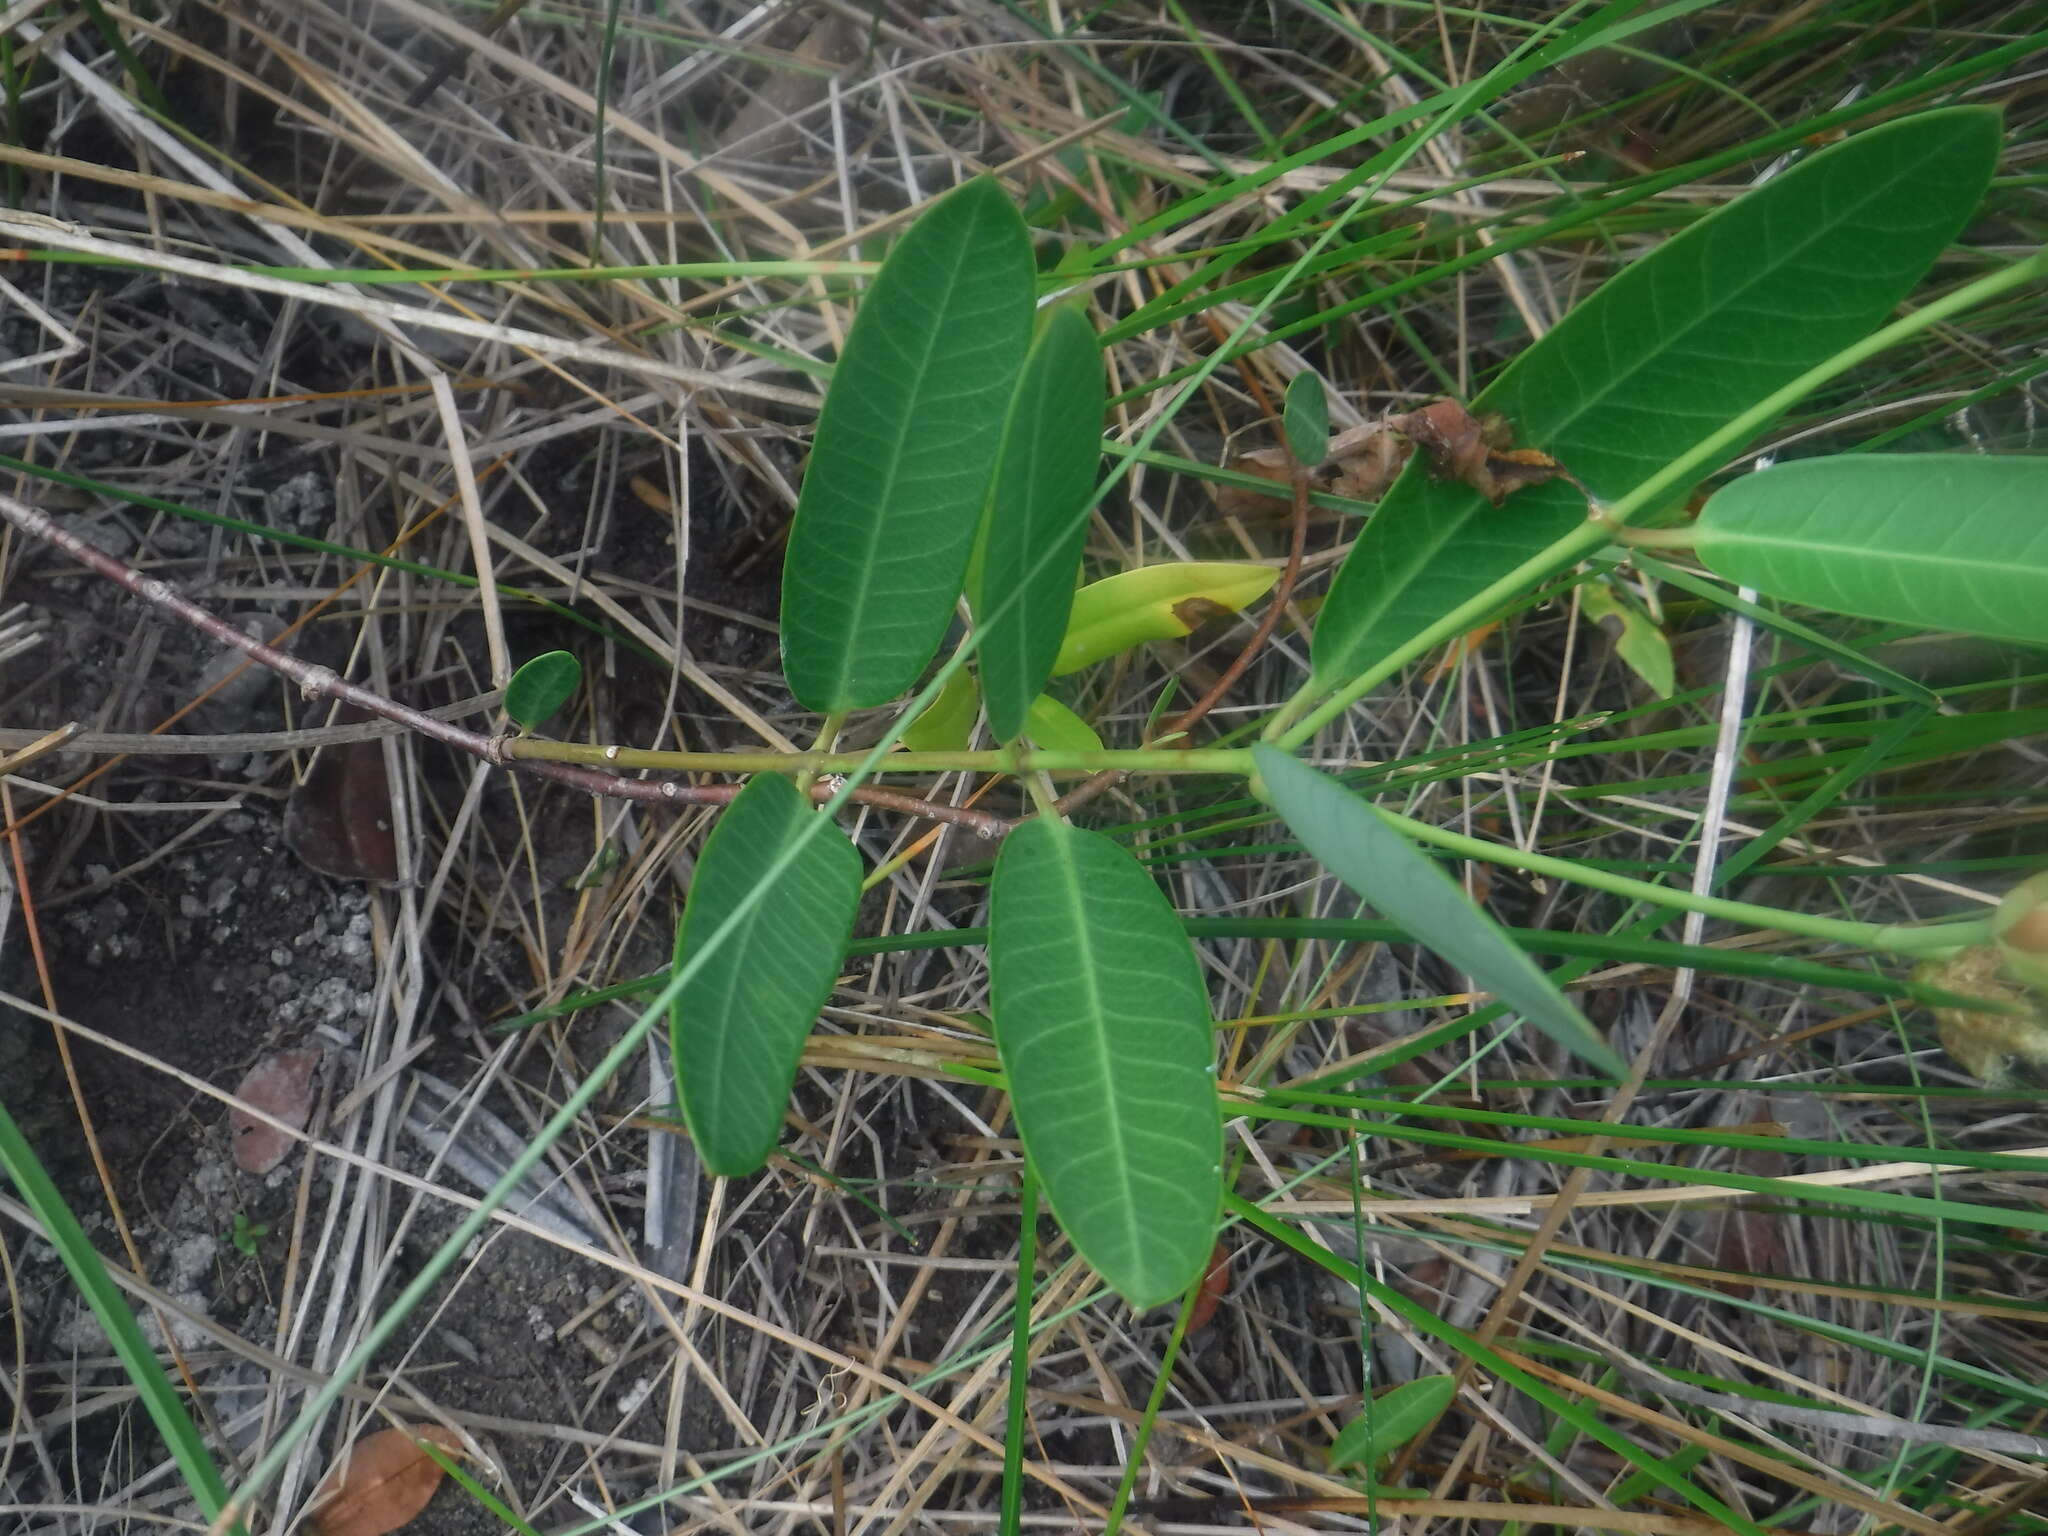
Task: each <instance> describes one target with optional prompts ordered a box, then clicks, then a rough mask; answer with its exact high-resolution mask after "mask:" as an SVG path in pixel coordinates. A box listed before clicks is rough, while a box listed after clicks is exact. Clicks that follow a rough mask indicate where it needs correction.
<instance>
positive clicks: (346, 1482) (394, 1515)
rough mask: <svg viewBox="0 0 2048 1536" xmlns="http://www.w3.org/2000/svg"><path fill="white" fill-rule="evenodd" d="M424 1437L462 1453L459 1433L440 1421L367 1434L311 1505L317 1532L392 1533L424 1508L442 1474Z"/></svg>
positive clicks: (328, 1535) (348, 1535)
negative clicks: (422, 1443) (423, 1447)
mask: <svg viewBox="0 0 2048 1536" xmlns="http://www.w3.org/2000/svg"><path fill="white" fill-rule="evenodd" d="M422 1440H427V1441H431V1442H432V1443H433V1444H434V1445H436V1446H438V1447H439V1448H440V1449H441V1450H443V1451H446V1452H447V1453H448V1454H449V1455H451V1456H460V1455H462V1454H463V1445H462V1441H461V1439H460V1437H458V1436H457V1435H456V1434H455V1432H454V1431H453V1430H448V1429H443V1428H442V1427H441V1426H440V1425H438V1424H422V1425H419V1426H418V1427H416V1428H400V1429H380V1430H378V1431H377V1432H376V1433H375V1434H374V1435H365V1436H364V1437H363V1438H362V1439H360V1440H358V1441H357V1442H356V1443H355V1444H354V1445H353V1446H352V1447H350V1449H349V1452H348V1455H347V1456H346V1457H345V1458H344V1459H343V1460H342V1461H341V1462H340V1463H339V1464H338V1465H337V1466H335V1467H334V1469H333V1470H332V1471H330V1472H329V1473H328V1474H327V1476H326V1477H325V1478H324V1479H323V1480H322V1481H321V1484H320V1488H319V1491H318V1492H316V1493H315V1494H314V1495H313V1498H312V1502H311V1503H310V1504H308V1505H307V1510H308V1513H309V1514H310V1515H311V1518H312V1528H313V1531H314V1533H315V1536H388V1533H389V1532H392V1531H395V1530H397V1529H398V1528H399V1527H400V1526H402V1525H404V1524H405V1523H406V1522H407V1521H409V1520H411V1519H412V1518H413V1516H415V1515H417V1514H418V1513H419V1512H420V1511H421V1510H423V1509H425V1508H426V1507H427V1501H428V1500H429V1499H431V1498H433V1496H434V1490H435V1489H436V1488H438V1487H440V1486H441V1478H442V1475H443V1474H442V1471H441V1465H440V1463H439V1462H437V1461H435V1460H434V1458H433V1457H431V1456H429V1455H428V1454H427V1453H426V1452H425V1451H423V1450H421V1449H420V1447H419V1442H420V1441H422Z"/></svg>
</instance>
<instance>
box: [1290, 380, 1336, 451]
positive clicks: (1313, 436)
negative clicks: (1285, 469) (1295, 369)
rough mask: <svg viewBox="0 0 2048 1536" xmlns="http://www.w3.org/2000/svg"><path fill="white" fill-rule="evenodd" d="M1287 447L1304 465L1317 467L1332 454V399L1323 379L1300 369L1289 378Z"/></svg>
mask: <svg viewBox="0 0 2048 1536" xmlns="http://www.w3.org/2000/svg"><path fill="white" fill-rule="evenodd" d="M1280 424H1281V427H1282V429H1283V430H1284V432H1285V433H1286V436H1287V450H1288V452H1290V453H1292V454H1293V455H1294V457H1295V458H1296V459H1297V460H1299V461H1300V463H1301V466H1302V467H1303V468H1304V469H1314V468H1315V467H1316V466H1317V465H1318V464H1320V463H1322V462H1323V460H1324V459H1326V458H1328V457H1329V454H1330V401H1329V397H1328V396H1327V395H1325V394H1324V393H1323V381H1322V380H1321V379H1319V378H1317V377H1316V376H1315V375H1314V374H1312V373H1297V374H1296V375H1295V376H1294V377H1293V378H1291V379H1289V380H1288V381H1287V403H1286V405H1285V406H1284V407H1283V408H1282V410H1281V414H1280Z"/></svg>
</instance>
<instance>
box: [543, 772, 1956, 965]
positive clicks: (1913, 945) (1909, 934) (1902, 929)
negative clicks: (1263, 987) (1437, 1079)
mask: <svg viewBox="0 0 2048 1536" xmlns="http://www.w3.org/2000/svg"><path fill="white" fill-rule="evenodd" d="M504 750H505V754H506V755H507V756H508V757H535V758H543V759H546V760H549V761H553V762H569V763H591V764H598V765H609V766H611V767H614V768H657V769H666V770H669V771H672V772H696V773H809V774H828V773H854V772H857V771H859V770H861V769H862V768H863V767H864V766H866V764H867V763H868V761H869V757H870V756H871V755H872V754H865V755H864V754H860V753H841V752H650V751H642V750H639V749H635V748H626V747H597V746H587V745H583V744H581V743H576V742H563V741H535V740H532V739H530V738H521V739H519V740H515V741H510V742H507V743H505V746H504ZM881 767H883V768H885V769H886V770H887V771H888V772H891V773H1012V774H1018V775H1021V776H1025V777H1026V781H1027V783H1028V782H1030V780H1029V775H1032V774H1037V773H1059V774H1091V773H1099V772H1102V771H1103V770H1105V769H1107V770H1112V771H1119V772H1126V773H1210V774H1229V775H1236V776H1243V777H1246V778H1250V777H1251V775H1252V755H1251V753H1250V752H1249V751H1242V750H1238V749H1235V748H1212V749H1196V750H1189V751H1185V752H1175V751H1139V752H1112V751H1102V752H1040V751H1031V750H1026V749H1023V748H1016V747H1004V748H1000V749H998V750H995V751H986V752H894V753H890V754H889V755H888V756H886V757H884V758H883V759H882V760H881ZM1257 787H1258V785H1257V782H1256V780H1254V788H1255V789H1256V788H1257ZM1382 814H1384V815H1386V816H1387V817H1388V819H1389V820H1391V821H1392V822H1393V823H1394V824H1395V826H1397V827H1398V828H1400V830H1401V831H1403V832H1404V833H1406V834H1407V835H1408V836H1409V837H1412V838H1414V839H1415V840H1416V841H1417V842H1420V843H1429V844H1433V845H1434V846H1436V847H1438V848H1442V849H1445V850H1446V851H1447V852H1451V853H1455V854H1457V855H1458V856H1459V857H1461V858H1467V859H1478V860H1481V861H1483V862H1485V863H1488V864H1501V865H1505V866H1506V867H1508V868H1510V869H1519V870H1522V871H1524V872H1526V873H1529V874H1535V875H1547V876H1549V877H1551V878H1552V879H1557V880H1568V881H1571V882H1573V883H1574V884H1577V885H1585V886H1591V887H1592V888H1593V889H1595V890H1601V891H1607V892H1609V893H1611V894H1613V895H1616V896H1623V897H1627V898H1629V899H1630V900H1636V901H1647V902H1651V903H1654V904H1657V905H1660V906H1665V907H1675V908H1677V909H1678V910H1680V911H1685V912H1700V913H1704V914H1705V915H1706V916H1708V917H1713V918H1719V919H1721V920H1722V921H1724V922H1730V923H1739V924H1741V925H1743V926H1744V927H1749V928H1767V929H1771V930H1773V931H1775V932H1779V933H1797V934H1801V935H1803V936H1805V937H1807V938H1813V939H1821V940H1825V941H1827V942H1830V943H1837V944H1846V945H1850V946H1853V947H1855V948H1858V949H1874V950H1882V951H1885V952H1887V953H1891V954H1899V955H1914V954H1926V953H1928V952H1930V951H1939V950H1950V949H1957V948H1961V947H1963V946H1965V945H1969V944H1981V943H1984V942H1986V941H1987V939H1988V938H1989V933H1990V919H1989V918H1983V919H1978V920H1973V921H1968V922H1960V923H1930V924H1879V923H1856V922H1849V921H1846V920H1844V919H1841V918H1829V917H1816V916H1811V915H1809V914H1806V913H1802V912H1788V911H1784V910H1782V909H1780V908H1777V907H1765V906H1758V905H1756V904H1754V903H1752V902H1746V901H1729V900H1727V899H1725V898H1723V897H1719V896H1695V895H1693V894H1692V893H1691V892H1689V891H1682V890H1678V889H1676V888H1675V887H1672V886H1667V885H1653V884H1651V883H1650V882H1648V881H1646V880H1632V879H1630V878H1629V877H1628V876H1626V875H1618V874H1613V873H1610V872H1608V871H1606V870H1600V869H1592V868H1589V867H1587V866H1585V865H1583V864H1578V863H1574V862H1573V861H1572V860H1570V859H1556V858H1551V857H1549V856H1548V855H1545V854H1540V853H1524V852H1522V851H1521V850H1520V849H1517V848H1511V847H1507V846H1505V845H1503V844H1500V843H1490V842H1486V841H1483V840H1482V839H1479V838H1475V837H1466V836H1464V835H1462V834H1461V833H1457V832H1453V831H1451V830H1449V829H1448V828H1445V827H1437V826H1431V825H1430V824H1429V823H1428V822H1423V821H1416V820H1414V819H1413V818H1411V817H1407V816H1401V815H1398V814H1396V813H1394V812H1391V811H1384V812H1383V813H1382Z"/></svg>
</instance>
